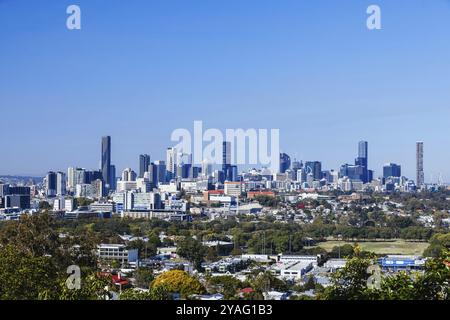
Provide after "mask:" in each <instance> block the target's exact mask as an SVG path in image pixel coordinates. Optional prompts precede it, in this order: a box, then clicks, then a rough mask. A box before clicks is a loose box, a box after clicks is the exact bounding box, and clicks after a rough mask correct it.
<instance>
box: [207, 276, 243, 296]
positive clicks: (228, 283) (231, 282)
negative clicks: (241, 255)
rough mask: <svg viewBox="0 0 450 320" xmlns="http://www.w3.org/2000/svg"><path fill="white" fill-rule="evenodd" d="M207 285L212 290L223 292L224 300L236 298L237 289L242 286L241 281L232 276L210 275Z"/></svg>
mask: <svg viewBox="0 0 450 320" xmlns="http://www.w3.org/2000/svg"><path fill="white" fill-rule="evenodd" d="M208 285H209V286H210V287H212V289H213V291H214V292H219V293H221V294H223V295H224V298H225V299H226V300H231V299H236V298H237V293H238V291H239V289H241V288H242V287H243V284H242V282H241V281H240V280H239V279H236V278H234V277H232V276H218V277H211V278H209V279H208Z"/></svg>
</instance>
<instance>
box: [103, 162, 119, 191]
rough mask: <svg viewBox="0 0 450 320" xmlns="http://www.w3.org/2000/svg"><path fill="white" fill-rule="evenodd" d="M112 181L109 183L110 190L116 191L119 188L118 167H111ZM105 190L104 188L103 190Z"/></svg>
mask: <svg viewBox="0 0 450 320" xmlns="http://www.w3.org/2000/svg"><path fill="white" fill-rule="evenodd" d="M110 177H111V178H110V179H109V183H110V189H111V190H112V191H115V190H116V188H117V182H116V180H117V178H116V166H115V165H113V164H112V165H111V167H110ZM103 189H104V188H103Z"/></svg>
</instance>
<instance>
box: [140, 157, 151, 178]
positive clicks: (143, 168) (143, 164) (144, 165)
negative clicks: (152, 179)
mask: <svg viewBox="0 0 450 320" xmlns="http://www.w3.org/2000/svg"><path fill="white" fill-rule="evenodd" d="M149 165H150V156H149V155H148V154H141V155H140V156H139V178H143V177H144V173H145V172H147V171H148V166H149Z"/></svg>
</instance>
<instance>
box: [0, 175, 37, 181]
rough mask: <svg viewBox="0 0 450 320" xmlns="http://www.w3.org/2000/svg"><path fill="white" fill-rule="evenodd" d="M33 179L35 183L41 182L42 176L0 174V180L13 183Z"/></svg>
mask: <svg viewBox="0 0 450 320" xmlns="http://www.w3.org/2000/svg"><path fill="white" fill-rule="evenodd" d="M30 180H33V181H35V182H36V183H41V182H42V181H43V180H44V178H43V177H32V176H12V175H4V176H2V175H0V181H2V182H8V183H15V182H27V181H30Z"/></svg>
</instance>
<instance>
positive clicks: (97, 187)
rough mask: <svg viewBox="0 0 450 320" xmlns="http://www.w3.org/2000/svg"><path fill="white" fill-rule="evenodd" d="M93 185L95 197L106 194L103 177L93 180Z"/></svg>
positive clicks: (98, 197)
mask: <svg viewBox="0 0 450 320" xmlns="http://www.w3.org/2000/svg"><path fill="white" fill-rule="evenodd" d="M91 186H92V195H93V196H94V198H96V199H100V198H102V197H103V196H104V193H103V190H104V189H105V188H103V181H102V180H101V179H96V180H94V181H92V183H91Z"/></svg>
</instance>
